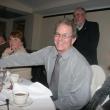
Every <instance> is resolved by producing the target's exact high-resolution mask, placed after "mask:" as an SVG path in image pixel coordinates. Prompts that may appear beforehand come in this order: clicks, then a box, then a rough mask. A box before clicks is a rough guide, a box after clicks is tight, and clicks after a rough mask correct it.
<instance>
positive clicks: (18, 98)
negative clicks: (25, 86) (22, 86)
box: [13, 90, 29, 105]
mask: <svg viewBox="0 0 110 110" xmlns="http://www.w3.org/2000/svg"><path fill="white" fill-rule="evenodd" d="M28 97H29V93H28V92H27V91H22V90H20V91H16V92H14V93H13V102H14V103H15V104H18V105H23V104H26V103H27V100H28Z"/></svg>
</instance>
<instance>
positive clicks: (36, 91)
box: [13, 82, 52, 99]
mask: <svg viewBox="0 0 110 110" xmlns="http://www.w3.org/2000/svg"><path fill="white" fill-rule="evenodd" d="M13 91H27V92H29V96H30V98H32V99H37V98H44V97H50V96H52V92H51V91H50V90H49V89H48V88H47V87H45V86H44V85H42V84H41V83H39V82H35V83H33V84H31V85H29V86H28V85H21V84H18V83H15V84H14V88H13Z"/></svg>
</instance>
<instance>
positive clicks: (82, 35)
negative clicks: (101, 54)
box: [74, 20, 99, 64]
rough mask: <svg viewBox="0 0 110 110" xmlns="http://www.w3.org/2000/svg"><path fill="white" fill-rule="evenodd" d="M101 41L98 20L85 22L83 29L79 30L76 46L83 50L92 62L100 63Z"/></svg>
mask: <svg viewBox="0 0 110 110" xmlns="http://www.w3.org/2000/svg"><path fill="white" fill-rule="evenodd" d="M98 42H99V25H98V23H96V22H91V21H87V20H86V22H85V24H84V26H83V28H82V29H81V30H79V31H78V30H77V40H76V42H75V43H74V47H75V48H77V49H78V50H79V52H81V53H82V54H83V55H84V57H85V58H86V59H87V60H88V62H89V63H90V64H98V61H97V45H98Z"/></svg>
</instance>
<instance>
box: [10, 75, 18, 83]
mask: <svg viewBox="0 0 110 110" xmlns="http://www.w3.org/2000/svg"><path fill="white" fill-rule="evenodd" d="M18 80H19V74H11V81H12V82H13V83H16V82H18Z"/></svg>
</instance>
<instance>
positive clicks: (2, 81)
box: [0, 67, 7, 92]
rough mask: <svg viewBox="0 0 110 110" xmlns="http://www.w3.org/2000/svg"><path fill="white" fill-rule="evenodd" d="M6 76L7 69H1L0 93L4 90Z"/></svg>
mask: <svg viewBox="0 0 110 110" xmlns="http://www.w3.org/2000/svg"><path fill="white" fill-rule="evenodd" d="M6 76H7V74H6V68H2V67H0V92H1V90H2V88H3V83H4V81H5V79H6Z"/></svg>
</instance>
